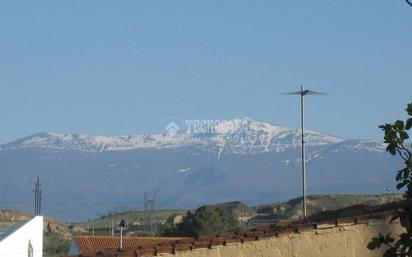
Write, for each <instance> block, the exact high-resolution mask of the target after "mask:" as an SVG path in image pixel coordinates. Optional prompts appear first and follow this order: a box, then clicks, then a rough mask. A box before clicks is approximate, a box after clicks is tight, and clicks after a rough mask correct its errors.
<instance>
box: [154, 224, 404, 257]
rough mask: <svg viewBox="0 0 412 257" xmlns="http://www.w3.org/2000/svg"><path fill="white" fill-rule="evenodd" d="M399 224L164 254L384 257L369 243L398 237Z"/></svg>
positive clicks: (325, 230)
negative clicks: (382, 237) (383, 237)
mask: <svg viewBox="0 0 412 257" xmlns="http://www.w3.org/2000/svg"><path fill="white" fill-rule="evenodd" d="M402 231H403V228H402V227H401V226H400V224H399V223H398V222H394V223H392V224H390V223H389V220H388V219H386V220H371V221H369V222H368V224H358V225H348V226H341V227H330V228H323V229H314V230H310V231H306V232H302V233H297V234H290V235H286V236H279V237H272V238H266V239H261V240H259V241H253V242H246V243H243V244H240V243H236V244H228V245H227V246H216V247H213V248H212V249H195V250H193V251H185V252H177V253H176V255H173V254H161V256H163V257H172V256H173V257H382V253H383V251H384V250H383V249H382V250H380V251H369V250H368V249H367V247H366V245H367V244H368V242H369V241H370V239H371V238H372V237H374V236H376V235H377V234H378V233H383V234H387V233H389V232H391V233H392V235H399V234H400V233H401V232H402Z"/></svg>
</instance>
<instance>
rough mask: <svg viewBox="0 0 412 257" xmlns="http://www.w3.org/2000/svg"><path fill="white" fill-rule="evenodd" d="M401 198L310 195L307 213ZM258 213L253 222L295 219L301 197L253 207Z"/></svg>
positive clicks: (300, 205) (297, 215) (298, 215)
mask: <svg viewBox="0 0 412 257" xmlns="http://www.w3.org/2000/svg"><path fill="white" fill-rule="evenodd" d="M401 199H402V195H401V194H380V195H353V194H343V195H310V196H308V197H307V204H308V214H309V215H312V214H314V213H317V212H321V211H326V210H336V209H340V208H345V207H348V206H351V205H358V204H364V205H370V206H375V205H380V204H384V203H388V202H395V201H399V200H401ZM253 209H254V210H255V211H256V212H257V213H258V214H259V215H258V216H257V217H255V218H254V222H258V223H270V222H274V221H277V220H287V219H297V218H298V217H300V216H301V215H302V198H301V197H300V198H295V199H292V200H289V201H287V202H282V203H272V204H263V205H258V206H256V207H253Z"/></svg>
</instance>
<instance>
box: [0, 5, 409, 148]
mask: <svg viewBox="0 0 412 257" xmlns="http://www.w3.org/2000/svg"><path fill="white" fill-rule="evenodd" d="M0 33H1V37H0V88H1V89H2V90H1V92H2V93H1V94H0V117H1V126H0V143H5V142H8V141H11V140H14V139H17V138H20V137H23V136H26V135H29V134H33V133H36V132H41V131H53V132H71V133H86V134H104V135H115V134H131V133H140V132H163V124H164V123H163V121H164V119H165V117H166V118H167V117H170V116H173V117H192V118H193V117H199V118H204V117H212V118H215V117H218V118H222V117H223V118H231V117H240V116H247V117H250V118H253V119H257V120H262V121H268V122H271V123H274V124H279V125H284V126H288V127H298V126H299V106H298V104H299V102H298V98H293V97H287V96H282V95H280V93H282V92H285V91H291V90H296V89H298V87H299V86H300V85H301V84H303V85H304V86H306V87H308V88H310V89H313V90H318V91H324V92H328V93H329V94H330V95H329V96H327V97H311V98H308V99H307V127H308V128H310V129H313V130H318V131H321V132H325V133H328V134H332V135H336V136H340V137H344V138H372V139H379V138H381V132H380V131H379V129H377V126H378V124H380V123H382V122H384V121H391V120H393V119H396V118H398V117H402V116H403V108H404V107H405V105H406V103H407V102H410V101H412V73H411V71H412V70H411V68H412V51H411V50H410V47H411V43H412V7H409V6H407V5H406V3H405V2H404V1H403V0H382V1H375V0H374V1H372V0H364V1H359V0H345V1H343V0H342V1H341V0H334V1H330V0H317V1H309V0H302V1H290V0H271V1H263V0H259V1H240V0H236V1H229V0H227V1H222V0H218V1H213V0H179V1H155V0H153V1H152V0H151V1H138V0H133V1H74V0H71V1H1V2H0Z"/></svg>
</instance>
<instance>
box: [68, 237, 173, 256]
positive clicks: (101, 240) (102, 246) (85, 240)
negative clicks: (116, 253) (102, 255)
mask: <svg viewBox="0 0 412 257" xmlns="http://www.w3.org/2000/svg"><path fill="white" fill-rule="evenodd" d="M179 239H181V238H173V237H123V247H124V248H137V247H139V246H153V245H156V244H160V243H166V242H174V241H176V240H179ZM73 240H74V241H75V243H76V245H77V247H78V249H79V252H80V254H82V255H88V254H96V253H98V252H101V251H103V250H106V249H116V248H119V237H116V236H75V237H74V238H73Z"/></svg>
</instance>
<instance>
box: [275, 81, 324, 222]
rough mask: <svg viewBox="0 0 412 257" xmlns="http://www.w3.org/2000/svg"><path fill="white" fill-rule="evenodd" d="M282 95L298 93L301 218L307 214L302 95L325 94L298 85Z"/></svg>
mask: <svg viewBox="0 0 412 257" xmlns="http://www.w3.org/2000/svg"><path fill="white" fill-rule="evenodd" d="M283 95H300V123H301V138H302V141H301V143H302V149H301V158H302V159H301V162H302V201H303V204H302V209H303V218H306V216H307V205H306V159H305V132H304V122H305V120H304V114H305V105H304V97H305V96H307V95H327V94H326V93H321V92H316V91H312V90H308V89H305V90H304V89H303V86H301V87H300V91H295V92H288V93H284V94H283Z"/></svg>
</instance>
